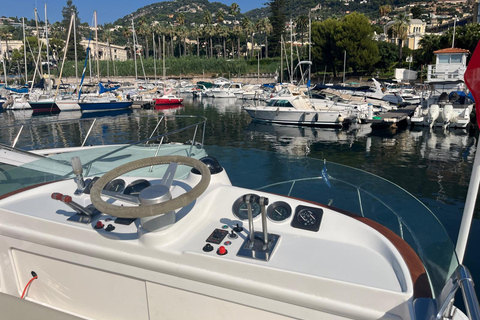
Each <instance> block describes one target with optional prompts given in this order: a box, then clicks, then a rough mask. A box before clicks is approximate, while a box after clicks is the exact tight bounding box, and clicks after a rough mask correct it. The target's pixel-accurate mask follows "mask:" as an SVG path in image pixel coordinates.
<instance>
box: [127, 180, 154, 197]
mask: <svg viewBox="0 0 480 320" xmlns="http://www.w3.org/2000/svg"><path fill="white" fill-rule="evenodd" d="M149 186H150V182H148V181H147V180H145V179H140V180H135V181H133V182H132V183H130V184H129V185H128V186H127V187H126V188H125V191H124V192H123V193H124V194H128V195H132V196H138V195H139V194H140V191H142V190H143V189H145V188H146V187H149Z"/></svg>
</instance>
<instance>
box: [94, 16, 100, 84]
mask: <svg viewBox="0 0 480 320" xmlns="http://www.w3.org/2000/svg"><path fill="white" fill-rule="evenodd" d="M93 16H94V18H95V55H96V57H97V80H98V82H100V61H99V60H100V57H99V52H98V32H97V31H98V30H97V29H98V28H97V11H93Z"/></svg>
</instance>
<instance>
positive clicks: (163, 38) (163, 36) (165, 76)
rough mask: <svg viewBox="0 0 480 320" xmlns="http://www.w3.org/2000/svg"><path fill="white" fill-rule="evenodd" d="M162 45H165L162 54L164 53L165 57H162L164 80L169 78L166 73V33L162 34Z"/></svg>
mask: <svg viewBox="0 0 480 320" xmlns="http://www.w3.org/2000/svg"><path fill="white" fill-rule="evenodd" d="M162 47H163V50H162V54H163V58H162V62H163V81H165V80H166V79H167V75H166V73H165V35H164V34H163V35H162Z"/></svg>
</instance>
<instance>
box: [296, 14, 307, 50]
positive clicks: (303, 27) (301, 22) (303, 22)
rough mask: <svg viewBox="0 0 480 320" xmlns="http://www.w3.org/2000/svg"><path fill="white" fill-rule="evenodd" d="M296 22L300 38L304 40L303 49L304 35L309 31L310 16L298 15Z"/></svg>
mask: <svg viewBox="0 0 480 320" xmlns="http://www.w3.org/2000/svg"><path fill="white" fill-rule="evenodd" d="M295 23H296V25H297V33H300V40H301V42H302V50H303V40H304V35H305V32H307V31H308V17H307V16H306V15H301V16H298V17H297V20H296V21H295Z"/></svg>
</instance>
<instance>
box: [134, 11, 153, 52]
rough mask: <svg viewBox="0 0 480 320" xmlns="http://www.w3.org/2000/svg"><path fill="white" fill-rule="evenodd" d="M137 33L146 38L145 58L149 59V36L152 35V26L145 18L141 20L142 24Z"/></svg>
mask: <svg viewBox="0 0 480 320" xmlns="http://www.w3.org/2000/svg"><path fill="white" fill-rule="evenodd" d="M137 33H138V34H139V35H140V36H144V38H145V59H148V53H149V52H148V51H149V49H148V39H149V36H150V26H149V25H148V24H147V21H146V20H145V19H143V18H142V19H141V20H140V26H139V28H138V31H137Z"/></svg>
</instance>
